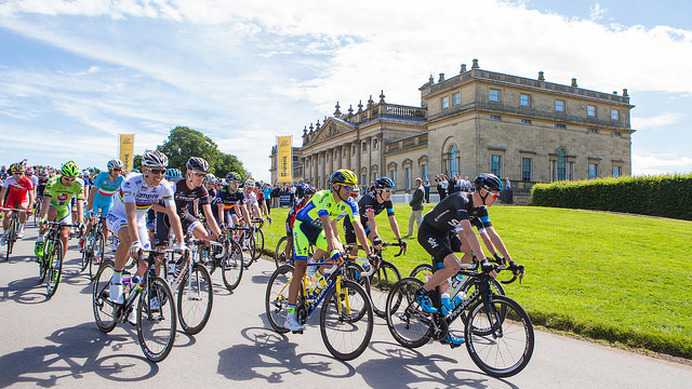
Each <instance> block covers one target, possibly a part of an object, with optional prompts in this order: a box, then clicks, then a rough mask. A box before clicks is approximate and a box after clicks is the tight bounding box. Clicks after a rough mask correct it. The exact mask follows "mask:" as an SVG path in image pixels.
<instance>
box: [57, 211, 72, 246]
mask: <svg viewBox="0 0 692 389" xmlns="http://www.w3.org/2000/svg"><path fill="white" fill-rule="evenodd" d="M55 221H56V222H58V223H61V224H72V210H71V209H70V207H69V206H62V207H58V208H56V216H55ZM71 230H72V227H62V228H61V229H60V240H61V241H62V257H63V258H67V240H68V239H69V237H70V231H71Z"/></svg>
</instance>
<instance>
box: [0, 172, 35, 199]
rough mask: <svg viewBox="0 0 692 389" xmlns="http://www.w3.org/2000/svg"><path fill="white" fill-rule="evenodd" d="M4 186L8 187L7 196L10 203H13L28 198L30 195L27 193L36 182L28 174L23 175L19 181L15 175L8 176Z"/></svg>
mask: <svg viewBox="0 0 692 389" xmlns="http://www.w3.org/2000/svg"><path fill="white" fill-rule="evenodd" d="M2 186H3V187H5V188H7V189H8V191H9V196H8V197H7V203H8V204H13V203H16V202H20V203H21V202H24V201H25V200H28V199H29V197H28V196H27V194H28V193H29V191H30V190H32V189H33V188H34V184H33V183H32V182H31V179H30V178H28V177H27V176H22V178H20V179H19V181H17V179H16V178H15V176H12V177H8V178H7V179H6V180H5V182H4V183H3V184H2Z"/></svg>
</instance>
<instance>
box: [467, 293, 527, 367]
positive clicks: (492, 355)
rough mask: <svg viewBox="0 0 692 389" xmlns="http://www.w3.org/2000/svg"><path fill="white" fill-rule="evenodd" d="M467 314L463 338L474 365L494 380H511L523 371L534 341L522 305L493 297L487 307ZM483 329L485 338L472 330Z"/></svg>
mask: <svg viewBox="0 0 692 389" xmlns="http://www.w3.org/2000/svg"><path fill="white" fill-rule="evenodd" d="M486 306H487V308H486ZM470 311H471V313H470V314H469V323H468V324H467V325H466V330H465V337H466V349H467V351H468V353H469V356H470V357H471V360H473V363H475V364H476V366H478V367H479V368H480V369H481V370H483V371H484V372H485V373H487V374H489V375H491V376H493V377H511V376H513V375H515V374H517V373H519V372H520V371H522V370H523V369H524V368H525V367H526V365H527V364H528V363H529V361H530V360H531V356H532V354H533V348H534V341H535V339H534V332H533V325H532V324H531V319H530V318H529V315H528V314H527V313H526V311H524V309H523V308H522V307H521V305H519V303H517V302H516V301H514V300H512V299H511V298H509V297H507V296H501V295H495V296H492V298H491V300H490V302H489V303H488V304H485V303H483V302H479V303H477V304H475V305H474V306H473V307H472V308H471V310H470ZM500 311H501V312H504V314H503V313H498V312H500ZM484 326H487V327H488V329H489V330H488V331H484V333H485V335H481V334H479V333H478V331H476V330H474V329H472V328H482V327H484ZM511 353H515V354H516V355H510V354H511Z"/></svg>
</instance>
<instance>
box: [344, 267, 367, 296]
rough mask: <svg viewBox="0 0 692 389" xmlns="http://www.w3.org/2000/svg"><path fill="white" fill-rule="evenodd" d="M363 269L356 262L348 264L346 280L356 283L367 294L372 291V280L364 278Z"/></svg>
mask: <svg viewBox="0 0 692 389" xmlns="http://www.w3.org/2000/svg"><path fill="white" fill-rule="evenodd" d="M363 272H364V270H363V268H362V267H361V266H360V265H359V264H358V263H356V262H349V263H347V264H346V274H345V276H346V278H347V279H349V280H351V281H355V282H356V283H357V284H358V285H360V286H361V288H363V290H365V291H366V292H369V290H370V278H368V277H365V276H363Z"/></svg>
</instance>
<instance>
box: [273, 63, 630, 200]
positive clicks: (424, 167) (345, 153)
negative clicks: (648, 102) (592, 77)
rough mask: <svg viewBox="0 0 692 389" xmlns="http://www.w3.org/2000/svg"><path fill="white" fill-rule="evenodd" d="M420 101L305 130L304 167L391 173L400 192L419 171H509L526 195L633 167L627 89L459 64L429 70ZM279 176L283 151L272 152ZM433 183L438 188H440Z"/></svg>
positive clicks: (308, 174)
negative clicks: (543, 185) (543, 186)
mask: <svg viewBox="0 0 692 389" xmlns="http://www.w3.org/2000/svg"><path fill="white" fill-rule="evenodd" d="M419 90H420V93H421V106H420V107H413V106H405V105H399V104H390V103H387V102H386V101H385V96H384V93H382V94H381V95H380V96H379V97H380V99H379V102H378V103H375V102H374V101H373V100H372V97H371V98H370V100H369V101H368V102H367V105H366V106H363V105H362V104H360V103H359V104H358V106H357V108H358V109H357V111H355V112H354V109H353V108H352V107H349V109H348V110H347V112H346V113H342V112H341V107H340V105H339V104H338V103H337V105H336V110H335V111H334V113H333V115H332V116H330V117H328V118H325V119H324V120H323V122H322V123H321V124H320V122H319V121H317V124H316V126H313V124H310V127H309V129H308V128H305V129H304V131H303V146H302V147H301V148H300V154H299V155H300V161H301V162H302V163H300V164H299V165H300V166H301V167H302V175H300V176H297V178H296V179H300V178H304V179H305V180H307V181H310V183H311V184H312V185H313V186H317V187H319V188H325V187H326V181H327V180H328V179H329V176H330V174H331V173H332V172H333V171H335V170H337V169H339V168H348V169H351V170H353V171H354V172H356V173H357V174H358V175H359V178H360V180H362V181H363V182H366V183H369V182H371V181H372V180H373V179H374V178H376V177H379V176H383V175H387V176H389V177H390V178H392V179H393V180H394V181H395V183H396V189H397V190H398V191H400V192H401V191H408V190H409V189H411V187H412V186H413V180H414V179H415V178H416V177H422V178H423V179H429V180H430V181H431V184H432V185H433V187H434V186H435V184H434V182H433V179H434V178H435V175H436V174H440V173H443V174H447V175H448V176H454V175H456V174H461V175H462V176H469V177H470V178H471V179H472V178H473V177H475V176H476V175H478V174H479V173H482V172H492V173H494V174H496V175H498V176H499V177H501V178H502V179H503V180H504V179H505V178H509V179H510V181H511V182H512V186H513V188H514V191H515V196H518V200H519V201H520V202H521V201H522V200H523V201H524V202H525V201H527V199H528V195H529V190H530V187H531V186H532V185H533V184H535V183H537V182H552V181H558V180H583V179H592V178H597V177H604V176H620V175H629V174H631V138H630V137H631V134H632V133H633V132H634V130H633V129H632V128H631V127H630V110H631V109H632V108H633V106H632V105H630V104H629V96H628V94H627V90H626V89H624V90H623V93H622V95H618V94H617V92H613V93H612V94H611V93H602V92H596V91H591V90H587V89H582V88H579V87H578V86H577V80H576V79H572V82H571V85H561V84H556V83H551V82H547V81H545V77H544V74H543V72H539V73H538V78H537V79H529V78H523V77H517V76H512V75H508V74H503V73H496V72H491V71H487V70H483V69H480V68H479V66H478V61H477V60H475V59H474V60H473V65H472V66H471V69H467V68H466V65H461V71H460V73H459V74H457V75H455V76H454V77H451V78H448V79H446V78H445V75H444V73H441V74H440V75H439V79H438V80H437V82H435V80H434V79H433V77H432V76H431V77H430V79H429V80H428V82H427V83H425V84H424V85H423V86H421V87H420V88H419ZM272 158H273V162H272V169H270V170H271V172H272V180H275V177H276V169H275V161H274V160H275V153H274V152H272ZM434 190H435V189H433V191H434Z"/></svg>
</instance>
